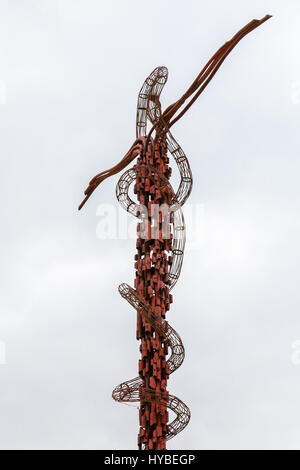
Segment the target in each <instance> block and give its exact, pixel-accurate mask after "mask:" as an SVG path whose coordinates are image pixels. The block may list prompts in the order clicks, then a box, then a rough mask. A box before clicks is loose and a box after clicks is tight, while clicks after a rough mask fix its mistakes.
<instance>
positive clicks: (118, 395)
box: [112, 67, 192, 440]
mask: <svg viewBox="0 0 300 470" xmlns="http://www.w3.org/2000/svg"><path fill="white" fill-rule="evenodd" d="M167 77H168V70H167V68H166V67H157V68H156V69H155V70H154V71H153V72H152V73H151V74H150V75H149V76H148V77H147V79H146V80H145V82H144V84H143V86H142V88H141V90H140V93H139V96H138V103H137V123H136V132H137V138H138V139H145V140H144V143H145V146H144V150H146V147H147V142H148V141H150V142H151V144H152V145H153V139H152V138H150V139H149V137H147V117H148V118H149V119H150V121H151V122H152V123H154V124H155V123H160V120H161V105H160V101H159V97H160V93H161V91H162V89H163V87H164V85H165V83H166V81H167ZM158 133H159V124H157V134H158ZM146 137H147V138H146ZM147 139H148V140H147ZM166 141H167V146H168V149H169V151H170V152H171V154H172V156H173V157H174V158H175V161H176V163H177V166H178V169H179V172H180V176H181V181H180V185H179V188H178V190H177V193H176V195H175V193H174V191H173V188H172V186H171V184H170V182H169V180H168V179H167V178H166V177H165V176H164V175H163V174H162V173H160V172H159V171H158V170H157V169H156V168H153V167H151V166H149V165H140V166H139V169H137V167H136V166H134V167H133V168H130V169H129V170H127V171H126V172H125V173H124V174H123V175H122V176H121V177H120V179H119V181H118V183H117V186H116V196H117V199H118V201H119V203H120V205H121V206H122V207H123V208H124V209H125V210H126V211H127V212H129V213H131V214H132V215H134V216H135V217H137V218H139V219H143V211H142V210H141V206H140V205H139V204H136V203H135V202H134V201H132V199H131V198H130V196H129V188H130V185H131V184H132V183H133V182H135V181H136V179H137V177H141V178H148V179H149V180H151V181H152V183H154V185H155V187H156V188H157V189H159V190H160V191H161V192H162V193H164V192H165V193H167V192H169V194H170V195H171V200H172V205H171V206H170V207H169V208H168V215H169V216H170V221H171V223H172V227H173V230H172V231H173V244H172V262H171V266H170V270H169V276H168V278H169V281H168V282H169V283H168V287H169V289H170V290H171V289H172V288H173V287H174V285H175V284H176V282H177V280H178V278H179V275H180V271H181V267H182V262H183V254H184V247H185V223H184V216H183V212H182V209H181V206H182V205H183V204H184V202H185V201H186V199H187V198H188V196H189V194H190V192H191V188H192V174H191V170H190V166H189V163H188V160H187V158H186V156H185V154H184V152H183V150H182V149H181V147H180V146H179V144H178V143H177V142H176V141H175V139H174V138H173V136H172V134H171V133H170V132H168V133H167V138H166ZM119 292H120V294H121V295H122V297H123V298H125V299H126V300H127V301H128V302H129V303H130V304H131V305H132V306H133V307H134V308H135V309H136V310H137V311H138V312H139V313H140V315H141V316H142V318H143V319H144V320H145V321H146V322H148V323H150V325H151V326H152V327H153V329H154V330H155V332H156V333H157V334H158V335H159V336H160V339H161V341H162V342H163V343H164V344H166V345H168V346H169V347H170V349H171V356H170V357H169V359H168V360H167V363H166V366H167V367H166V369H167V372H168V374H171V373H173V372H174V371H175V370H177V369H178V368H179V367H180V366H181V364H182V362H183V360H184V355H185V353H184V346H183V344H182V341H181V338H180V336H179V335H178V333H177V332H176V331H175V330H174V329H173V328H172V327H171V326H170V325H169V324H168V322H167V321H166V320H164V319H163V318H162V317H161V316H159V315H158V314H156V313H155V312H154V310H153V309H152V308H151V306H150V305H149V304H147V303H146V302H145V300H144V299H143V298H142V297H140V296H139V295H138V294H137V293H136V291H135V290H134V289H132V288H131V287H130V286H128V285H127V284H121V285H120V286H119ZM112 397H113V399H114V400H116V401H118V402H141V403H151V402H156V403H159V404H161V405H164V406H166V407H168V408H169V409H171V410H172V411H173V412H174V413H175V415H176V417H175V419H174V420H173V421H172V423H170V424H169V425H168V431H167V436H166V440H168V439H171V438H172V437H174V436H175V435H176V434H178V433H179V432H181V431H182V430H183V429H184V428H185V427H186V426H187V424H188V423H189V420H190V410H189V408H188V407H187V406H186V405H185V404H184V403H183V402H182V401H181V400H180V399H179V398H177V397H175V396H174V395H170V394H168V393H162V392H160V393H159V392H156V391H154V390H151V389H149V388H147V389H145V388H143V380H142V378H140V377H136V378H134V379H131V380H129V381H126V382H123V383H121V384H120V385H118V386H117V387H116V388H115V389H114V390H113V392H112Z"/></svg>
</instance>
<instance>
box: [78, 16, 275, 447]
mask: <svg viewBox="0 0 300 470" xmlns="http://www.w3.org/2000/svg"><path fill="white" fill-rule="evenodd" d="M269 18H270V15H266V16H265V17H264V18H262V19H261V20H252V21H251V22H250V23H248V24H247V25H246V26H245V27H244V28H243V29H241V30H240V31H239V32H238V33H237V34H236V35H235V36H234V37H233V38H232V39H231V40H230V41H228V42H226V43H225V44H224V45H223V46H222V47H221V48H220V49H219V50H218V51H217V52H216V53H215V54H214V56H213V57H212V58H211V59H210V60H209V61H208V63H207V64H206V65H205V67H204V68H203V69H202V70H201V72H200V74H199V75H198V76H197V78H196V79H195V81H194V82H193V83H192V85H191V86H190V87H189V89H188V90H187V91H186V93H185V94H184V95H183V96H182V97H181V98H180V99H179V100H178V101H176V102H175V103H173V104H172V105H171V106H169V107H168V108H166V110H165V111H164V112H163V113H162V111H161V104H160V94H161V92H162V89H163V87H164V85H165V83H166V81H167V78H168V70H167V68H166V67H157V68H155V69H154V70H153V72H152V73H151V74H150V75H149V76H148V77H147V78H146V80H145V82H144V84H143V86H142V88H141V90H140V92H139V95H138V102H137V118H136V140H135V142H134V143H133V145H132V147H131V148H130V149H129V151H128V152H127V153H126V155H125V156H124V158H123V159H122V160H121V161H120V163H119V164H117V165H115V166H114V167H113V168H111V169H110V170H107V171H104V172H102V173H99V174H98V175H96V176H95V177H94V178H93V179H92V180H91V182H90V184H89V187H88V188H87V190H86V191H85V195H86V197H85V199H84V200H83V202H82V203H81V204H80V206H79V209H81V207H82V206H83V205H84V204H85V202H86V201H87V199H88V198H89V197H90V195H91V194H92V192H93V191H94V190H95V188H96V187H97V186H98V185H99V184H100V183H101V182H102V181H103V180H105V179H106V178H107V177H109V176H111V175H113V174H116V173H118V172H119V171H120V170H122V169H124V168H125V167H126V166H127V165H128V164H129V163H130V162H131V161H133V160H134V159H135V158H137V161H136V164H135V165H134V166H133V167H132V168H130V169H129V170H126V171H125V173H124V174H123V175H122V176H121V178H120V179H119V181H118V183H117V187H116V195H117V199H118V201H119V203H120V204H121V206H122V207H123V208H124V209H125V210H126V211H128V212H129V213H131V214H132V215H134V216H135V217H136V218H137V219H138V221H139V223H138V227H137V231H138V238H137V254H136V255H135V261H136V262H135V269H136V278H135V282H134V288H132V287H130V286H129V285H128V284H125V283H123V284H121V285H120V286H119V292H120V294H121V296H122V297H123V298H124V299H126V300H127V302H129V303H130V304H131V305H132V307H134V308H135V310H136V311H137V338H138V339H140V340H141V346H140V350H141V359H140V361H139V376H138V377H136V378H134V379H132V380H128V381H126V382H123V383H121V384H120V385H118V386H117V387H116V388H115V389H114V390H113V392H112V397H113V399H114V400H116V401H118V402H139V403H140V430H139V435H138V447H139V449H147V450H150V449H157V450H161V449H165V448H166V441H167V440H168V439H171V438H172V437H174V436H175V435H177V434H178V433H179V432H181V431H182V430H183V429H184V428H185V427H186V426H187V424H188V423H189V420H190V410H189V408H188V407H187V406H186V405H185V404H184V403H183V402H182V401H181V400H180V399H179V398H177V397H175V396H173V395H170V394H169V393H168V392H167V389H166V384H167V380H168V378H169V375H170V374H171V373H173V372H174V371H175V370H177V369H178V368H179V367H180V366H181V364H182V362H183V360H184V355H185V352H184V347H183V344H182V341H181V338H180V336H179V335H178V333H177V332H176V331H175V330H174V329H173V328H172V327H171V326H170V325H169V323H168V322H167V320H166V318H165V316H166V311H167V310H169V307H170V303H172V300H173V299H172V295H171V294H170V291H171V289H172V288H173V287H174V285H175V284H176V282H177V280H178V278H179V276H180V271H181V267H182V261H183V254H184V247H185V223H184V216H183V212H182V206H183V204H184V203H185V201H186V200H187V199H188V197H189V195H190V193H191V190H192V183H193V180H192V173H191V169H190V165H189V162H188V159H187V157H186V155H185V153H184V151H183V150H182V148H181V146H180V145H179V143H178V142H177V141H176V140H175V139H174V137H173V135H172V134H171V132H170V128H171V126H172V125H173V124H174V123H175V122H177V121H178V119H180V118H181V117H182V116H183V114H184V113H185V112H186V111H187V110H188V109H189V107H190V106H191V105H192V104H193V102H194V101H195V100H196V99H197V98H198V96H199V95H200V94H201V93H202V91H203V90H204V88H205V87H206V86H207V84H208V83H209V82H210V80H211V79H212V77H213V76H214V74H215V73H216V71H217V70H218V68H219V67H220V65H221V64H222V62H223V61H224V60H225V58H226V57H227V55H228V54H229V53H230V51H231V50H232V49H233V48H234V46H235V45H236V44H237V43H238V42H239V41H240V40H241V39H242V38H243V37H244V36H245V35H246V34H248V33H249V32H250V31H252V30H253V29H255V28H256V27H257V26H259V25H260V24H262V23H263V22H265V21H266V20H267V19H269ZM189 98H190V100H189V102H188V103H187V104H186V105H185V107H184V108H183V110H181V111H180V112H179V113H178V111H179V109H180V108H181V107H182V105H183V104H184V103H185V102H186V101H187V100H188V99H189ZM176 113H178V114H177V115H176V117H174V118H173V116H174V115H175V114H176ZM147 120H149V121H150V123H151V125H152V127H151V129H150V131H149V132H148V133H147ZM154 133H155V135H154ZM153 135H154V137H152V136H153ZM168 152H169V154H170V155H171V156H172V157H173V158H174V159H175V162H176V165H177V167H178V170H179V174H180V184H179V187H178V189H177V191H176V193H175V192H174V190H173V188H172V186H171V184H170V181H169V179H170V176H171V168H170V167H169V165H168V164H169V158H168V156H167V153H168ZM133 183H134V194H136V196H137V199H138V202H137V203H135V202H134V201H133V200H132V199H131V197H130V196H129V190H130V187H131V185H132V184H133ZM168 348H170V350H171V354H170V356H169V358H168V359H167V360H166V357H167V354H168ZM167 409H169V410H172V411H173V412H174V413H175V419H174V420H173V421H172V422H171V423H170V424H168V411H167Z"/></svg>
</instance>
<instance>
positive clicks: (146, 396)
mask: <svg viewBox="0 0 300 470" xmlns="http://www.w3.org/2000/svg"><path fill="white" fill-rule="evenodd" d="M119 292H120V294H121V296H122V297H123V298H124V299H126V300H127V302H129V303H130V305H132V306H133V307H134V308H135V309H136V310H137V311H138V312H139V313H140V314H141V315H142V317H143V318H144V319H145V320H146V321H147V322H148V323H150V325H151V326H152V327H153V328H154V330H155V331H156V332H157V334H158V335H159V336H160V338H161V340H162V341H163V342H164V343H165V344H167V345H168V346H169V347H170V349H171V356H170V357H169V359H168V360H167V368H168V372H169V374H171V373H173V372H175V370H177V369H178V368H179V367H180V366H181V364H182V362H183V360H184V354H185V353H184V346H183V344H182V340H181V338H180V336H179V335H178V333H177V332H176V331H175V330H174V328H172V327H171V326H170V325H169V323H168V322H167V321H166V320H164V319H163V318H162V317H161V316H159V315H157V314H156V313H155V312H154V311H153V309H152V308H151V307H150V306H149V305H148V304H147V303H146V302H145V301H144V299H143V298H142V297H140V296H139V295H137V293H136V291H135V290H134V289H132V287H130V286H129V285H128V284H125V283H123V284H120V286H119ZM142 385H143V380H142V379H141V378H140V377H135V378H134V379H132V380H128V381H126V382H123V383H121V384H120V385H118V386H117V387H116V388H115V389H114V390H113V392H112V397H113V399H114V400H116V401H119V402H139V401H142V402H145V403H146V402H148V403H151V402H153V401H154V402H156V403H160V404H161V405H164V406H167V407H168V408H169V409H171V410H172V411H173V412H174V413H175V414H176V418H175V419H174V420H173V421H172V422H171V423H170V424H169V425H168V433H167V437H166V439H167V440H169V439H171V438H172V437H174V436H175V435H176V434H178V433H179V432H181V431H182V430H183V429H184V428H185V427H186V426H187V425H188V423H189V421H190V417H191V413H190V410H189V408H188V407H187V406H186V405H185V404H184V403H183V401H181V400H180V399H179V398H177V397H175V396H174V395H170V394H166V396H164V395H163V394H160V393H157V392H155V391H154V390H151V389H142Z"/></svg>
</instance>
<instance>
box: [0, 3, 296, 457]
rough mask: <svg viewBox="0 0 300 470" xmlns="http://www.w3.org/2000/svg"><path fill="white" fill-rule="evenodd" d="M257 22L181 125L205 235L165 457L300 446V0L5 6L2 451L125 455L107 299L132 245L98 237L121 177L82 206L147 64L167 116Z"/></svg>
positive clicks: (184, 326)
mask: <svg viewBox="0 0 300 470" xmlns="http://www.w3.org/2000/svg"><path fill="white" fill-rule="evenodd" d="M267 13H269V14H273V15H274V17H273V18H272V19H271V20H269V21H268V22H267V23H265V24H264V25H262V26H261V27H259V28H258V29H257V30H255V31H254V32H252V33H251V34H250V35H248V36H247V37H246V38H244V39H243V40H242V42H241V43H239V45H238V46H237V47H236V48H235V49H234V51H233V52H232V53H231V55H230V56H229V57H228V58H227V59H226V61H225V63H224V64H223V65H222V67H221V69H220V70H219V71H218V73H217V75H216V76H215V78H214V79H213V81H212V82H211V83H210V85H209V86H208V87H207V89H206V90H205V92H204V93H203V95H201V97H200V98H199V100H198V101H197V102H196V103H195V104H194V105H193V107H192V108H191V109H190V110H189V112H188V113H187V114H186V115H185V116H184V118H183V119H182V120H180V121H179V122H178V123H177V124H176V125H175V126H174V128H173V130H174V136H175V138H176V139H177V140H178V141H179V142H180V144H181V145H182V147H183V149H184V150H185V152H186V154H187V155H188V157H189V160H190V164H191V168H192V171H193V176H194V188H193V192H192V195H191V197H190V200H189V202H190V203H193V204H201V205H202V207H203V233H202V234H201V243H199V246H198V249H190V250H187V252H186V255H185V259H184V266H183V270H182V276H181V278H180V280H179V282H178V284H177V285H176V287H175V288H174V292H173V294H174V304H173V306H172V310H171V312H170V314H169V321H170V323H171V324H172V326H173V327H174V328H175V329H176V330H177V331H178V332H179V333H180V335H181V337H182V339H183V342H184V344H185V347H186V360H185V362H184V364H183V365H182V367H181V368H180V369H179V370H178V371H177V372H176V373H175V374H174V375H172V376H171V378H170V381H169V391H170V393H172V394H175V395H177V396H178V397H180V398H181V399H183V400H184V401H185V402H186V403H187V404H188V405H189V406H190V408H191V412H192V419H191V422H190V425H189V426H188V428H186V430H185V431H184V432H183V433H182V434H180V435H179V436H178V437H177V438H176V439H173V440H171V441H170V442H169V448H170V449H240V448H242V449H247V448H250V449H278V448H286V449H296V448H299V435H300V424H299V422H300V402H299V392H300V364H297V362H298V361H292V360H291V356H292V354H293V349H292V344H293V342H294V341H296V340H300V290H299V280H300V279H299V278H300V268H299V259H300V248H299V234H300V224H299V207H300V191H299V171H300V163H299V112H300V93H299V90H300V27H299V26H300V24H299V23H300V16H299V14H300V4H299V2H298V1H296V0H294V1H292V0H289V1H286V2H282V1H274V0H273V1H265V0H259V1H258V0H251V1H247V2H238V1H232V0H228V1H227V2H223V1H221V0H220V1H210V2H204V1H196V0H187V1H186V2H182V1H177V0H172V1H171V0H160V1H157V0H153V1H151V2H149V3H146V2H140V1H136V0H131V1H129V2H124V1H121V0H112V1H110V2H107V1H105V2H104V1H99V0H98V1H92V0H84V1H83V0H80V1H79V0H72V1H71V0H60V1H58V0H51V1H50V0H43V1H41V0H39V1H38V0H26V1H20V0H19V1H18V0H15V1H13V2H12V1H8V0H7V1H5V0H0V43H1V51H0V80H1V86H0V92H1V93H0V94H1V99H0V101H1V104H0V125H1V139H0V154H1V172H0V178H1V185H0V188H1V192H2V195H1V201H2V210H1V213H2V224H1V229H2V230H1V232H2V243H1V260H2V262H1V283H0V285H1V295H0V299H1V301H0V302H1V303H0V306H1V313H0V341H2V342H4V343H5V346H6V364H5V365H1V364H0V416H1V420H0V446H1V448H2V449H48V448H50V449H90V448H95V449H116V448H119V449H132V448H133V449H134V448H135V447H136V435H137V431H138V416H137V410H136V409H135V408H130V407H127V406H122V405H119V404H117V403H115V402H114V401H113V400H112V399H111V391H112V389H113V388H114V386H115V385H117V384H118V383H119V382H121V381H123V380H126V379H130V378H132V377H134V376H135V375H136V370H137V360H138V357H139V352H138V342H137V341H136V340H135V322H136V314H135V312H134V311H133V309H132V308H131V307H130V306H129V305H128V304H126V302H125V301H124V300H123V299H122V298H121V297H120V296H119V294H118V292H117V286H118V284H119V283H121V282H127V283H129V284H132V283H133V278H134V269H133V256H134V254H135V243H134V241H132V240H127V241H124V240H111V241H100V240H99V239H98V238H97V237H96V227H97V223H98V218H97V216H96V210H97V206H98V205H99V204H100V203H113V204H115V206H116V207H117V201H116V198H115V184H116V182H117V180H118V176H119V175H117V176H116V177H113V178H110V179H109V180H107V181H105V183H103V186H102V187H100V188H99V189H98V190H97V192H96V193H95V194H94V195H93V197H92V198H91V200H90V201H89V202H88V204H87V205H86V207H85V208H84V209H83V210H82V211H81V212H80V213H79V212H78V211H77V206H78V204H79V202H80V201H81V199H82V195H83V190H84V189H85V188H86V185H87V183H88V181H89V180H90V179H91V177H92V176H94V175H95V174H96V173H98V172H99V171H102V170H106V169H107V168H110V167H111V166H112V165H113V164H115V163H117V162H118V161H119V160H120V159H121V157H122V156H123V155H124V154H125V153H126V152H127V150H128V148H129V147H130V146H131V144H132V142H133V141H134V139H135V113H136V99H137V93H138V91H139V89H140V87H141V85H142V83H143V80H144V79H145V77H146V76H147V75H148V74H149V73H150V72H151V71H152V70H153V68H155V67H156V66H158V65H165V66H167V67H168V69H169V81H168V83H167V85H166V87H165V89H164V91H163V95H162V104H163V107H165V106H167V105H169V104H170V103H172V102H173V101H175V100H176V99H177V98H178V97H179V96H181V95H182V93H183V92H184V91H185V90H186V89H187V87H188V86H189V85H190V84H191V83H192V81H193V80H194V78H195V77H196V75H197V74H198V73H199V71H200V69H201V68H202V66H203V65H204V64H205V62H206V61H207V60H208V59H209V58H210V57H211V55H212V54H213V53H214V52H215V51H216V50H217V49H218V48H219V47H220V46H221V45H222V44H223V43H224V42H225V41H226V40H228V39H230V38H231V37H232V36H233V34H235V33H236V32H237V31H238V30H239V29H240V28H241V27H242V26H244V25H245V24H246V23H247V22H248V21H250V20H251V19H253V18H261V17H263V16H264V15H265V14H267ZM5 90H6V92H5ZM174 173H175V169H174ZM173 181H174V183H173V184H174V187H175V188H176V184H177V183H176V182H177V181H178V178H177V179H176V178H174V180H173ZM188 230H189V226H187V231H188ZM0 362H1V361H0Z"/></svg>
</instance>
